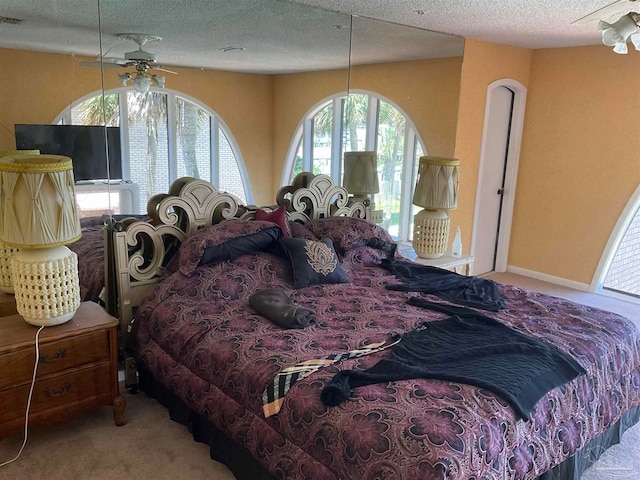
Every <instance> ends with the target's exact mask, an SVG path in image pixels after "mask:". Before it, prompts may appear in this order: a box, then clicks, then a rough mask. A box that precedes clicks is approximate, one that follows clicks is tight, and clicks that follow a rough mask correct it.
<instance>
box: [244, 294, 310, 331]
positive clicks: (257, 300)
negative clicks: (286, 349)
mask: <svg viewBox="0 0 640 480" xmlns="http://www.w3.org/2000/svg"><path fill="white" fill-rule="evenodd" d="M249 305H251V307H252V308H253V309H254V310H255V311H257V312H258V313H259V314H261V315H264V316H265V317H267V318H268V319H269V320H271V321H272V322H273V323H275V324H276V325H279V326H281V327H283V328H304V327H307V326H309V325H312V324H314V323H315V322H316V314H315V313H314V312H313V311H312V310H309V309H308V308H304V307H301V306H300V305H298V304H297V303H296V302H295V301H294V300H293V299H292V298H290V297H289V296H287V294H286V293H285V292H284V290H283V289H282V288H269V289H267V290H261V291H259V292H256V293H254V294H253V295H251V296H250V297H249Z"/></svg>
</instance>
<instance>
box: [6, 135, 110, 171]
mask: <svg viewBox="0 0 640 480" xmlns="http://www.w3.org/2000/svg"><path fill="white" fill-rule="evenodd" d="M106 128H107V138H106V143H107V147H108V152H109V168H108V169H107V153H106V152H107V148H105V134H104V129H105V127H100V126H98V127H95V126H86V125H27V124H16V125H15V134H16V148H17V149H18V150H36V149H37V150H40V153H42V154H51V155H64V156H66V157H69V158H71V161H72V162H73V176H74V179H75V181H76V182H80V181H86V180H106V179H109V180H122V155H121V146H120V127H106Z"/></svg>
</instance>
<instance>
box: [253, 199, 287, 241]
mask: <svg viewBox="0 0 640 480" xmlns="http://www.w3.org/2000/svg"><path fill="white" fill-rule="evenodd" d="M255 219H256V220H263V221H266V222H273V223H275V224H276V225H278V226H279V227H280V228H281V229H282V234H283V235H284V236H285V237H290V236H291V229H290V228H289V220H288V219H287V209H286V208H285V207H284V205H281V206H280V207H278V208H277V209H276V210H274V211H272V212H266V211H264V210H262V209H261V208H259V209H258V210H256V216H255Z"/></svg>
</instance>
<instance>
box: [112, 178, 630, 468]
mask: <svg viewBox="0 0 640 480" xmlns="http://www.w3.org/2000/svg"><path fill="white" fill-rule="evenodd" d="M278 206H280V207H281V208H276V207H278ZM283 209H284V210H286V212H287V217H288V223H287V225H286V226H283V225H281V224H280V226H277V225H278V224H279V223H281V222H280V221H274V222H271V221H265V220H264V215H265V213H266V214H267V215H268V218H270V219H271V220H274V219H276V216H275V215H276V214H275V212H276V211H282V210H283ZM148 211H149V213H150V215H151V217H152V220H151V221H149V222H134V223H131V224H130V225H128V227H127V228H126V229H123V231H119V232H114V233H113V242H114V247H113V248H114V250H115V254H116V262H115V264H116V267H115V269H116V272H115V273H116V278H117V283H118V315H119V316H120V318H121V321H122V326H123V328H124V329H127V331H129V332H130V335H129V337H128V340H127V341H128V348H129V351H130V353H131V354H132V355H133V359H134V361H135V365H136V367H137V370H138V375H139V380H140V386H141V388H142V389H144V390H145V391H147V393H149V394H151V395H153V396H155V397H156V398H158V399H159V400H160V401H161V402H162V403H163V404H165V405H166V406H167V407H168V408H169V409H170V411H172V415H173V416H174V417H175V418H176V419H178V420H180V421H182V422H183V423H187V424H189V426H190V428H191V430H192V432H193V433H194V438H196V439H197V440H200V441H206V442H208V443H210V444H211V445H212V448H211V453H212V457H213V458H216V459H219V460H222V461H224V462H225V463H227V464H228V466H229V467H230V468H231V469H232V471H233V472H234V474H235V475H236V477H237V478H239V479H242V478H247V479H248V478H252V479H255V478H286V479H308V478H313V479H337V478H340V479H356V478H357V479H382V478H384V479H396V478H398V479H399V478H421V479H465V480H468V479H522V480H529V479H535V478H562V479H569V478H576V479H577V478H579V476H580V474H581V472H582V470H583V469H584V468H585V465H587V464H588V463H589V462H592V461H594V460H595V459H597V457H598V455H599V453H600V452H601V451H602V450H603V449H604V448H606V446H607V445H609V444H610V443H613V442H615V441H616V440H617V439H618V438H619V435H621V433H622V431H624V429H625V428H627V427H628V426H629V425H631V424H633V423H634V422H636V421H637V420H638V418H639V414H638V406H639V405H640V334H639V333H638V331H637V329H636V328H635V327H634V325H633V324H632V323H631V322H629V321H628V320H626V319H625V318H623V317H621V316H618V315H616V314H613V313H609V312H605V311H602V310H598V309H594V308H590V307H586V306H583V305H578V304H575V303H571V302H568V301H565V300H561V299H558V298H554V297H549V296H546V295H543V294H540V293H536V292H531V291H525V290H522V289H519V288H516V287H513V286H509V285H499V284H494V287H495V288H496V289H497V291H498V292H499V295H500V298H501V299H502V300H503V301H504V304H505V305H504V308H501V309H499V311H496V312H494V311H484V310H483V311H480V310H478V309H477V308H471V307H469V306H466V307H464V308H466V309H467V310H472V311H473V312H476V313H479V314H481V315H483V316H486V317H489V318H490V319H491V321H493V322H495V323H496V324H499V325H500V326H501V328H506V329H507V330H509V331H510V332H516V333H517V335H520V336H522V337H523V338H524V337H526V338H528V339H531V340H532V341H535V342H538V343H540V344H544V345H546V346H548V347H549V348H550V349H552V350H553V351H554V352H559V354H561V355H562V356H563V358H568V359H569V360H570V361H571V362H574V364H575V365H576V368H577V369H579V370H580V373H579V374H576V376H575V377H574V378H573V379H571V380H569V381H567V382H566V383H562V384H561V385H559V386H556V387H554V388H552V389H551V390H550V391H548V392H547V393H545V394H544V395H543V396H542V397H541V398H540V399H539V400H538V401H537V402H536V403H535V405H534V406H533V408H532V409H531V410H530V412H528V416H526V415H525V416H523V415H522V413H521V412H520V411H519V410H517V409H515V408H514V404H513V403H511V402H508V401H506V400H505V397H503V396H501V395H498V394H496V393H495V392H493V391H491V389H488V388H487V387H486V386H485V387H484V388H483V387H481V386H474V385H470V384H465V383H459V382H456V381H451V380H446V379H433V378H431V379H429V378H408V379H403V380H394V381H387V382H379V383H370V384H364V385H362V386H357V387H355V388H353V389H352V390H351V391H350V394H348V395H347V398H346V399H345V400H344V401H342V402H340V403H339V404H337V405H328V404H326V403H323V399H324V397H322V399H321V396H322V395H323V393H324V392H325V391H327V387H328V385H330V384H331V382H332V381H333V380H334V379H335V378H337V377H338V374H339V372H343V371H350V372H353V371H355V372H362V371H364V370H366V371H367V372H369V371H373V370H375V368H376V366H377V365H380V364H382V363H383V361H384V360H386V359H388V358H389V356H390V355H392V354H394V355H395V350H394V348H397V347H396V346H394V345H396V344H394V342H396V341H397V339H398V338H400V339H404V338H407V336H408V335H409V334H411V333H412V332H415V331H416V330H419V329H422V328H431V327H432V326H436V325H444V323H442V322H444V321H447V320H448V319H450V318H451V316H450V315H449V314H448V313H442V312H440V311H436V310H431V309H427V308H424V307H423V306H422V305H420V302H423V301H426V302H429V303H435V304H437V305H445V306H447V308H448V307H451V306H454V305H458V304H457V303H456V302H455V301H452V299H451V297H443V296H441V295H438V294H433V293H424V292H421V291H405V290H403V289H394V286H396V287H397V286H398V285H401V284H402V282H401V281H400V280H399V278H398V276H397V275H394V273H393V272H394V271H393V270H390V269H389V268H388V264H389V263H390V262H391V263H394V262H398V261H399V262H401V263H402V262H403V261H404V259H402V258H401V257H400V256H399V255H398V254H397V252H395V249H394V248H388V247H389V245H390V244H392V243H393V240H392V239H391V238H390V236H389V235H388V233H386V232H385V231H384V230H383V229H381V228H380V227H378V226H377V225H374V224H372V223H371V222H368V221H367V220H366V218H365V217H366V215H367V206H366V205H362V204H352V203H351V202H350V201H349V199H348V194H347V192H346V191H345V190H344V189H343V188H342V187H339V186H336V185H334V184H333V183H332V182H331V180H330V179H329V178H328V177H326V176H324V175H318V176H313V175H311V174H302V176H301V177H299V178H296V180H295V181H294V182H293V184H292V185H291V186H289V187H284V188H283V189H281V191H280V192H279V193H278V196H277V205H276V206H274V207H273V208H272V209H266V210H263V209H260V212H259V213H260V215H261V218H263V220H256V218H257V210H256V209H255V208H252V207H246V206H243V205H240V204H239V202H238V201H237V199H235V198H233V197H231V196H229V195H226V194H224V193H219V192H217V191H216V190H215V188H213V187H212V186H211V185H210V184H208V183H207V182H203V181H200V180H193V179H180V180H179V181H177V182H176V183H175V184H174V185H172V188H171V191H170V192H169V194H167V195H162V196H159V197H155V198H154V199H152V200H151V201H150V207H149V209H148ZM274 225H276V227H275V228H276V229H281V230H282V234H283V236H284V235H285V228H286V227H288V228H289V229H290V234H291V236H290V237H289V238H290V240H288V241H286V242H285V241H284V240H282V241H281V240H280V237H278V238H279V240H278V242H277V243H279V245H280V247H281V246H282V245H285V247H284V249H282V248H280V247H278V246H277V245H275V246H274V244H273V243H270V244H269V248H266V247H265V244H266V243H260V242H262V240H260V242H258V241H257V240H256V239H257V238H258V236H259V238H260V239H263V237H264V236H265V235H263V232H265V231H269V232H270V233H269V234H272V233H273V232H274V231H275V230H274ZM247 237H249V238H251V241H252V242H253V243H252V244H254V245H255V244H256V242H257V243H258V244H259V245H260V246H259V247H256V248H253V249H251V248H249V247H247V246H246V245H245V244H242V245H240V246H237V245H235V244H234V246H233V248H231V249H229V248H226V247H228V245H227V242H229V241H230V240H232V239H233V240H235V239H237V238H242V239H243V240H244V239H245V238H247ZM324 239H329V240H324ZM372 239H376V240H372ZM245 243H246V242H245ZM250 243H251V242H250ZM267 243H268V242H267ZM221 246H226V247H225V248H222V249H221V248H220V247H221ZM238 249H240V251H241V252H244V253H241V254H238V255H236V253H237V252H238ZM221 250H222V251H221ZM229 250H230V251H231V253H229ZM301 250H302V251H304V252H306V257H305V255H302V254H301V253H300V252H301ZM233 252H235V253H233ZM205 253H206V255H207V258H208V259H209V260H210V259H211V258H213V260H212V261H209V260H208V261H206V262H203V255H205ZM305 258H306V259H307V261H306V263H305V260H304V259H305ZM310 258H314V259H316V260H317V265H316V266H315V267H313V265H312V267H313V268H311V271H310V270H309V265H308V264H309V263H312V262H310V261H309V259H310ZM335 260H337V262H336V261H335ZM332 262H334V263H332ZM327 265H329V267H327ZM383 265H384V267H383ZM337 267H340V268H339V269H337ZM331 268H333V270H331ZM340 269H341V271H338V273H339V275H337V277H336V276H333V275H335V274H336V271H337V270H340ZM318 272H321V273H320V274H319V273H318ZM314 275H315V276H314ZM318 275H320V276H318ZM329 277H331V278H329ZM294 285H297V286H298V288H294ZM483 285H484V284H483ZM269 289H277V290H278V292H279V293H280V294H281V295H284V296H285V297H286V298H287V299H289V300H290V301H291V304H292V305H293V306H294V308H296V309H303V310H305V311H308V312H312V314H313V316H312V318H313V321H310V322H308V323H307V324H305V325H303V326H302V327H301V328H285V327H284V326H283V325H282V324H281V323H278V322H276V321H274V320H273V319H270V318H268V317H267V316H265V315H263V314H260V313H258V310H256V309H255V308H254V307H252V303H251V302H250V299H251V298H253V296H254V294H259V293H262V292H265V291H267V290H269ZM416 299H417V301H416ZM454 300H455V299H454ZM458 306H459V305H458ZM134 312H135V315H134ZM132 319H133V320H132ZM287 326H290V325H287ZM403 341H404V340H403ZM445 343H446V342H445ZM368 347H371V348H369V350H370V351H367V353H366V354H362V353H358V354H357V355H353V356H352V355H344V354H345V353H346V352H361V351H362V350H363V349H364V350H366V349H367V348H368ZM454 349H455V348H454ZM336 354H340V355H344V356H342V357H336V356H335V355H336ZM327 358H332V361H331V362H334V361H335V359H336V358H342V360H340V361H335V363H331V362H325V363H324V366H322V367H321V368H317V369H315V370H314V369H311V370H310V371H306V373H305V374H304V375H299V378H298V379H297V381H295V382H290V386H288V387H289V388H288V390H287V388H284V389H281V390H280V391H279V392H278V394H276V395H275V396H276V400H277V401H276V402H275V403H276V404H277V407H276V408H271V407H273V405H274V403H273V400H274V398H273V395H272V394H273V392H274V390H272V391H271V394H270V395H267V392H268V387H269V385H271V384H274V385H276V390H277V388H278V386H281V384H279V383H274V382H276V379H277V378H279V377H278V374H279V373H282V372H283V371H285V372H286V371H287V370H285V369H287V368H290V367H295V368H294V369H293V370H289V371H293V372H296V371H298V370H296V369H298V368H299V366H300V365H301V364H306V365H308V364H309V361H311V360H318V359H327ZM270 408H271V409H270Z"/></svg>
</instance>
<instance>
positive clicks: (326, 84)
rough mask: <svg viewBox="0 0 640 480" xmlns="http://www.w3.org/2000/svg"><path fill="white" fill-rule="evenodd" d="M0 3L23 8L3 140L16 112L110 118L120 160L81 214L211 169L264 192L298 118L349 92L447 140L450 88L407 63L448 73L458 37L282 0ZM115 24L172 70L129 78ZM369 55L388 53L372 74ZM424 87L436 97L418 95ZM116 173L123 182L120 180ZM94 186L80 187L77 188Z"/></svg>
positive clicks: (2, 116)
mask: <svg viewBox="0 0 640 480" xmlns="http://www.w3.org/2000/svg"><path fill="white" fill-rule="evenodd" d="M47 4H48V5H47ZM3 15H5V16H9V17H15V18H16V19H24V21H23V22H22V23H18V24H15V25H10V24H0V52H1V53H0V67H1V70H2V72H3V73H2V74H0V78H2V81H3V86H4V87H5V88H4V89H3V93H2V94H1V95H0V98H1V99H2V100H1V107H2V108H1V112H0V126H1V128H0V148H1V149H10V148H11V147H12V146H13V145H14V141H15V137H14V125H15V124H21V123H27V124H48V123H54V122H56V121H58V122H60V123H67V124H69V123H83V122H85V123H91V124H98V125H106V126H107V127H109V128H111V127H113V128H119V129H120V131H119V137H120V140H121V147H122V151H123V158H122V161H123V163H122V165H123V167H122V171H121V172H118V171H114V170H113V168H109V167H112V165H111V166H105V167H104V168H105V169H106V172H107V176H108V177H111V178H110V180H111V182H106V183H104V184H103V186H100V188H102V189H104V190H105V192H106V193H105V192H102V195H106V198H107V203H108V205H107V206H106V207H104V205H102V204H100V205H98V204H97V203H96V205H95V207H94V208H92V207H89V206H88V207H86V210H87V214H97V213H99V212H101V211H102V210H105V211H107V212H109V211H113V212H115V213H137V212H142V211H143V209H144V205H145V203H146V198H148V196H149V195H151V194H153V193H157V192H163V191H166V188H167V187H168V183H169V182H170V180H171V179H173V178H176V177H179V176H183V175H196V176H201V177H203V178H211V179H212V180H213V181H214V182H215V183H216V184H217V185H218V186H219V188H220V189H222V190H227V191H231V192H233V193H236V194H237V195H238V196H240V197H241V198H242V199H243V200H245V201H247V202H252V203H256V204H268V203H272V202H273V199H274V193H275V191H276V190H277V188H278V186H279V185H280V184H281V181H282V177H283V175H282V173H281V172H283V171H284V170H285V168H286V162H287V155H288V153H289V152H290V151H291V150H292V148H293V145H294V144H295V140H292V139H294V137H295V133H296V131H297V129H298V127H299V125H300V124H301V122H302V119H303V118H305V115H307V114H308V113H309V112H310V109H312V108H313V107H314V106H318V105H319V104H321V103H322V102H323V101H326V99H329V98H331V97H332V96H342V97H344V95H345V93H346V92H347V91H350V92H352V93H358V92H374V93H377V94H379V95H381V96H382V97H384V98H386V99H388V100H390V101H391V104H394V105H396V106H398V107H400V108H401V110H403V111H404V112H405V113H406V114H407V115H408V116H409V118H410V119H411V121H412V122H413V123H414V124H415V126H416V128H417V130H418V131H419V132H420V135H421V137H422V138H423V139H424V141H425V143H426V145H427V148H428V150H429V153H433V154H436V153H441V154H447V153H451V152H452V151H453V144H454V143H455V127H454V128H453V129H450V130H451V131H449V130H448V129H449V127H450V119H454V123H455V118H456V106H457V96H456V98H455V99H453V100H451V99H450V98H449V97H450V96H449V94H448V93H447V94H446V95H443V94H442V93H441V92H439V91H438V90H437V88H436V87H437V85H436V84H435V83H430V82H429V81H428V79H427V78H426V77H425V75H424V71H425V70H424V69H422V70H420V71H418V72H417V73H416V74H415V75H414V74H413V73H412V71H411V69H410V68H409V67H410V66H411V65H409V64H410V63H412V62H419V61H421V59H424V58H431V59H434V61H435V60H436V59H438V58H443V59H444V58H456V57H458V60H457V61H455V62H452V63H457V68H458V71H457V78H455V79H453V76H454V75H453V74H452V73H451V72H450V71H447V74H449V75H450V76H445V75H444V70H442V69H436V68H434V69H433V72H434V73H436V72H438V75H437V76H439V77H440V78H441V79H444V78H445V77H446V78H448V79H449V80H447V81H450V83H451V82H452V83H451V84H452V85H454V86H458V85H459V75H460V71H459V67H460V66H461V63H462V61H461V58H462V57H461V55H462V40H461V39H455V38H454V37H449V36H439V35H437V34H433V33H432V32H425V31H423V30H419V29H414V28H410V27H402V26H398V25H392V24H387V23H385V22H378V21H373V20H368V19H363V18H358V17H353V19H352V18H351V17H350V16H349V15H345V14H339V13H334V12H329V11H325V10H320V9H316V8H313V7H308V6H302V5H298V4H295V3H290V2H282V1H278V0H260V1H256V0H239V1H235V2H227V1H214V2H211V1H205V0H197V1H194V2H190V3H189V8H188V9H187V8H185V7H184V5H183V4H181V3H180V2H156V1H153V0H136V1H133V0H124V1H123V0H100V1H99V2H98V1H97V0H96V1H95V2H94V1H91V2H82V5H81V6H78V5H75V4H74V5H66V4H64V3H63V4H60V2H56V1H54V0H46V1H44V2H39V3H38V5H35V4H30V3H29V4H27V2H21V1H19V0H8V3H7V2H5V8H4V10H3ZM351 28H353V32H351ZM119 33H138V34H148V35H150V37H149V38H147V39H146V40H145V41H144V42H145V43H143V45H142V46H141V49H143V50H144V51H146V52H149V53H152V54H155V55H156V56H157V57H156V58H157V61H158V64H159V65H162V66H163V67H164V68H165V69H166V70H171V71H172V72H175V73H169V72H165V71H162V70H149V71H148V72H145V73H148V74H149V75H150V76H149V78H148V81H149V83H150V86H149V92H151V93H152V95H148V94H144V95H143V94H140V93H139V92H137V91H136V89H135V88H136V87H135V86H134V84H133V80H135V76H136V68H135V66H129V67H123V66H122V65H121V64H122V63H123V60H125V56H126V52H132V51H135V50H137V49H138V48H140V45H139V44H137V43H136V38H135V37H132V36H124V37H123V36H118V35H117V34H119ZM351 33H353V35H351ZM418 34H420V35H418ZM154 36H158V37H162V39H161V40H157V39H156V38H154ZM443 39H444V40H443ZM452 39H453V40H454V42H453V44H454V45H455V47H453V50H451V48H452V47H450V46H449V43H450V41H451V40H452ZM137 40H140V38H137ZM350 44H351V48H352V50H351V52H350ZM447 49H449V50H447ZM438 51H440V53H437V52H438ZM372 52H375V53H376V55H374V54H373V53H372ZM408 52H413V53H411V54H410V55H409V54H408ZM350 53H351V56H350ZM380 53H385V54H386V56H380ZM399 60H401V61H399ZM81 62H85V64H86V63H92V62H93V63H94V64H95V65H97V66H94V67H90V66H83V65H82V64H81ZM118 63H120V65H118ZM100 64H101V65H100ZM375 64H378V65H381V64H384V65H386V66H385V68H382V67H380V68H378V70H377V71H376V72H374V73H373V74H370V72H371V71H372V69H375V67H374V65H375ZM350 65H351V73H350V70H349V66H350ZM354 69H355V70H354ZM383 73H384V74H383ZM127 74H128V75H129V76H130V77H131V78H125V77H123V75H125V76H126V75H127ZM152 75H156V79H154V78H153V77H152ZM160 77H164V79H163V80H160ZM372 80H375V82H372ZM156 82H162V83H164V88H159V87H160V83H156ZM394 82H395V84H396V87H395V88H396V90H395V91H392V89H391V85H392V84H393V83H394ZM123 83H127V85H126V86H125V85H123ZM443 83H446V82H443ZM438 87H439V85H438ZM141 88H142V87H141ZM454 90H455V88H454ZM102 93H104V96H103V95H102ZM456 95H457V94H456ZM426 98H431V99H433V101H434V102H439V103H440V106H441V107H442V110H441V111H440V112H439V113H434V111H433V110H431V109H428V108H425V106H424V104H423V103H421V102H423V101H426V100H424V99H426ZM418 99H420V101H418ZM450 100H451V101H450ZM151 112H152V114H151ZM427 117H428V120H429V122H427V120H426V119H427ZM435 117H437V119H436V118H435ZM432 120H433V122H432ZM436 120H437V121H436ZM433 125H435V127H434V126H433ZM106 129H108V128H106ZM171 132H178V133H177V134H172V133H171ZM340 135H342V134H340ZM371 135H372V134H371V133H370V134H369V136H371ZM110 136H111V135H106V137H110ZM356 136H357V135H356ZM318 148H319V147H318ZM340 148H342V147H340ZM342 151H343V150H337V155H336V157H337V158H341V153H342ZM238 159H239V160H238ZM119 161H120V160H119V159H115V160H114V159H113V158H111V161H110V163H114V162H119ZM339 168H340V167H338V169H339ZM149 172H152V173H153V175H149ZM119 177H122V178H124V179H126V180H130V181H131V182H130V183H126V184H119V183H118V180H119ZM409 183H410V182H409ZM96 188H97V187H96V186H95V185H90V186H86V187H85V186H82V187H81V188H80V189H79V197H81V192H82V190H85V189H86V190H91V192H94V190H96ZM91 192H89V193H91ZM96 195H97V193H95V192H94V197H93V198H94V200H96V202H97V198H102V197H100V195H98V196H97V197H96Z"/></svg>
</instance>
